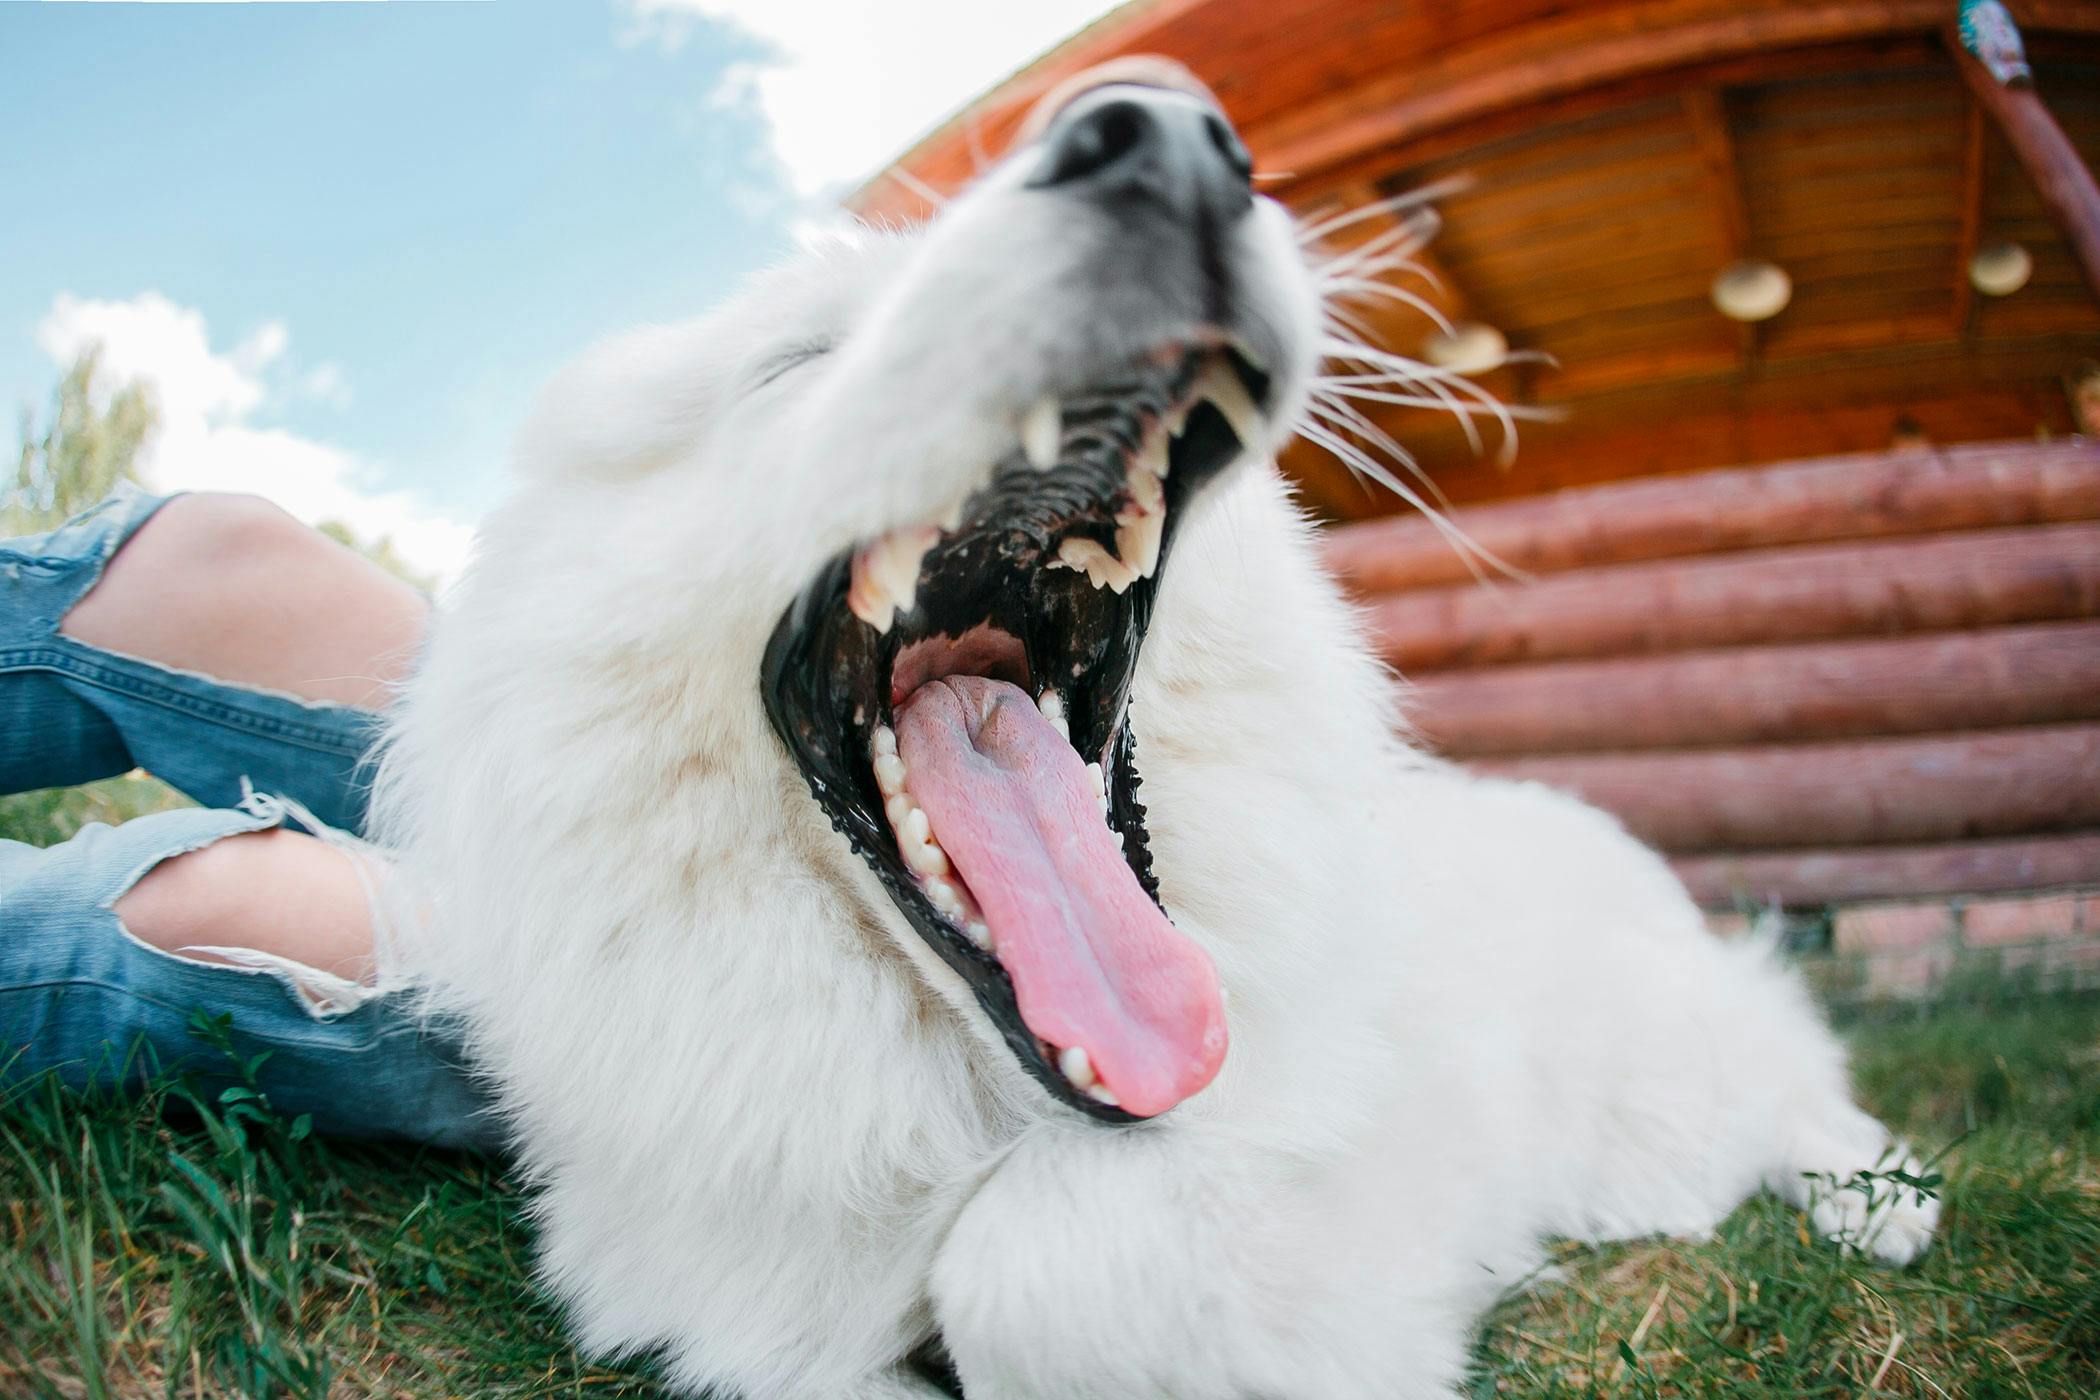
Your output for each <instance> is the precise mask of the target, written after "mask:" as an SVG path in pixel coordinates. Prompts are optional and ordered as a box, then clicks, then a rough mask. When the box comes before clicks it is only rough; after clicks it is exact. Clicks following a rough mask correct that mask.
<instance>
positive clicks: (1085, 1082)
mask: <svg viewBox="0 0 2100 1400" xmlns="http://www.w3.org/2000/svg"><path fill="white" fill-rule="evenodd" d="M1057 1072H1058V1073H1059V1074H1062V1075H1063V1076H1064V1077H1065V1078H1066V1079H1067V1080H1068V1081H1070V1083H1071V1085H1072V1087H1073V1088H1075V1089H1091V1088H1093V1087H1094V1083H1095V1080H1094V1064H1093V1061H1092V1060H1090V1059H1088V1058H1087V1053H1086V1047H1085V1046H1083V1045H1067V1046H1066V1047H1065V1048H1064V1049H1062V1050H1060V1051H1058V1052H1057Z"/></svg>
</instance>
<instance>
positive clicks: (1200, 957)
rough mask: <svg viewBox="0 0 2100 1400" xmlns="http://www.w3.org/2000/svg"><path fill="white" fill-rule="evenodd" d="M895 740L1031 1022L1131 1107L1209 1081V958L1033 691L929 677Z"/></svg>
mask: <svg viewBox="0 0 2100 1400" xmlns="http://www.w3.org/2000/svg"><path fill="white" fill-rule="evenodd" d="M897 752H898V753H899V754H900V755H902V756H903V759H904V766H905V771H906V772H907V773H908V774H909V777H908V778H907V779H906V782H907V783H908V785H909V786H910V789H911V794H912V796H913V797H914V798H916V799H917V800H918V803H919V805H920V806H921V807H923V808H925V809H926V816H927V819H928V820H929V821H930V822H931V823H932V825H933V831H934V835H935V838H936V839H937V840H938V841H939V842H940V843H941V846H942V847H943V848H944V849H945V850H946V851H947V852H948V858H949V859H950V860H951V861H953V862H954V863H955V868H956V870H957V871H958V872H959V873H960V874H961V875H962V878H963V881H964V883H965V884H967V885H968V886H969V887H970V893H971V894H972V895H974V896H975V897H976V899H977V903H978V904H979V905H980V906H981V907H982V908H983V910H984V917H985V922H986V924H988V925H989V926H990V928H991V930H992V941H993V944H994V946H995V947H996V948H997V949H998V956H999V961H1000V963H1001V964H1003V965H1004V966H1005V968H1006V971H1007V975H1009V976H1010V977H1012V978H1013V981H1014V990H1015V992H1016V993H1017V994H1018V996H1019V999H1020V1005H1021V1019H1022V1020H1023V1021H1025V1022H1026V1023H1027V1025H1028V1028H1029V1029H1030V1030H1031V1031H1033V1032H1035V1033H1036V1034H1037V1035H1039V1036H1041V1037H1042V1038H1043V1039H1045V1040H1047V1041H1049V1042H1050V1043H1051V1044H1052V1045H1055V1046H1058V1047H1060V1048H1062V1047H1066V1046H1073V1045H1077V1046H1082V1047H1084V1048H1085V1050H1086V1052H1087V1057H1088V1059H1089V1060H1091V1061H1092V1063H1093V1066H1094V1072H1095V1074H1096V1075H1098V1076H1099V1077H1100V1080H1101V1082H1102V1083H1103V1084H1105V1085H1106V1086H1107V1087H1108V1088H1109V1090H1110V1091H1111V1092H1113V1093H1114V1094H1115V1095H1116V1097H1117V1099H1118V1100H1120V1101H1121V1103H1122V1106H1123V1107H1124V1108H1125V1109H1126V1110H1128V1111H1129V1112H1131V1113H1135V1114H1138V1115H1140V1116H1143V1117H1149V1116H1151V1115H1152V1114H1155V1113H1163V1112H1165V1111H1166V1110H1167V1109H1169V1108H1172V1107H1173V1106H1174V1105H1175V1104H1177V1103H1180V1102H1181V1101H1182V1100H1183V1099H1185V1098H1187V1097H1188V1096H1189V1095H1191V1094H1193V1093H1195V1092H1196V1091H1197V1090H1198V1089H1201V1088H1202V1087H1203V1086H1204V1085H1206V1084H1208V1083H1210V1081H1211V1078H1212V1076H1214V1075H1216V1074H1217V1072H1218V1065H1219V1064H1220V1062H1222V1061H1223V1060H1224V1058H1225V1011H1224V1007H1223V1004H1222V1003H1221V1001H1220V998H1219V995H1218V974H1217V972H1216V970H1215V969H1213V968H1212V967H1211V964H1210V958H1209V957H1208V956H1207V955H1206V954H1205V953H1204V952H1203V950H1202V949H1201V948H1198V947H1197V946H1196V945H1195V944H1194V943H1191V942H1190V941H1189V940H1188V939H1187V938H1185V937H1183V936H1182V934H1181V933H1180V931H1179V930H1177V929H1176V928H1175V927H1174V926H1173V925H1172V924H1170V923H1168V922H1167V918H1166V916H1165V915H1164V914H1162V913H1160V912H1159V908H1158V906H1156V905H1155V904H1153V902H1152V900H1151V899H1150V898H1149V897H1148V896H1147V895H1146V894H1145V891H1144V889H1143V887H1142V886H1140V885H1139V884H1138V882H1137V877H1136V876H1135V875H1133V874H1131V872H1130V866H1129V865H1128V864H1127V863H1126V862H1125V861H1124V859H1123V850H1122V847H1121V846H1120V845H1118V844H1117V842H1116V837H1115V833H1114V832H1112V831H1111V830H1109V827H1108V824H1107V823H1106V822H1105V821H1103V820H1102V817H1101V801H1100V799H1099V798H1097V797H1095V796H1094V789H1093V785H1092V783H1091V781H1090V780H1089V779H1088V777H1087V772H1086V765H1085V764H1084V763H1082V762H1081V761H1080V757H1079V754H1078V753H1077V752H1076V751H1075V750H1074V749H1073V748H1072V746H1071V745H1070V744H1069V743H1067V742H1066V741H1065V739H1064V738H1063V736H1061V735H1060V734H1058V732H1057V731H1056V730H1055V729H1052V728H1051V727H1050V722H1049V721H1048V720H1046V719H1044V718H1043V716H1042V715H1041V713H1039V712H1038V711H1037V709H1036V707H1035V702H1034V701H1032V700H1030V699H1029V698H1028V696H1027V694H1026V693H1025V692H1024V691H1022V690H1021V689H1020V688H1019V687H1018V686H1014V685H1009V684H1008V683H1006V682H1005V681H995V680H988V679H985V678H984V677H981V676H948V677H946V678H944V679H942V680H937V681H929V682H928V683H927V684H925V685H922V686H920V687H919V688H918V689H917V690H916V691H914V692H912V694H911V696H910V697H909V698H908V699H907V700H905V702H904V705H903V707H902V708H901V709H900V710H899V711H898V714H897Z"/></svg>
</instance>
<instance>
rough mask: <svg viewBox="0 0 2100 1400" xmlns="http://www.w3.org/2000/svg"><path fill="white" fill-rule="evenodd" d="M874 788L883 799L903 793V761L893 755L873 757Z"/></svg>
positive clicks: (885, 754)
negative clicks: (878, 790) (878, 789)
mask: <svg viewBox="0 0 2100 1400" xmlns="http://www.w3.org/2000/svg"><path fill="white" fill-rule="evenodd" d="M875 786H876V787H878V788H880V789H881V790H882V795H883V796H884V797H895V796H896V795H897V794H898V793H900V792H902V791H904V760H903V759H901V758H899V757H898V756H897V755H895V754H893V753H879V754H877V755H875Z"/></svg>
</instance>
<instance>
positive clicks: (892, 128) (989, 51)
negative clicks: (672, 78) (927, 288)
mask: <svg viewBox="0 0 2100 1400" xmlns="http://www.w3.org/2000/svg"><path fill="white" fill-rule="evenodd" d="M621 3H622V4H623V5H624V8H625V10H626V12H627V16H628V28H627V31H626V35H627V37H628V39H629V40H630V41H643V40H648V41H654V42H656V43H659V44H662V45H664V46H665V47H667V48H676V47H678V46H679V45H680V44H682V43H684V41H685V40H686V38H688V37H689V36H690V34H691V31H692V27H693V23H694V22H695V21H696V20H700V21H713V22H716V23H721V24H729V25H733V26H735V27H736V28H738V29H741V30H743V31H744V32H746V33H747V34H750V35H751V36H753V37H754V38H757V39H759V40H761V41H763V42H764V43H765V44H766V45H767V46H768V47H769V48H770V49H771V50H772V51H773V54H774V57H773V58H772V59H770V60H766V61H760V62H754V63H750V64H740V65H738V66H737V67H736V68H735V69H733V70H732V72H731V74H730V76H729V79H728V81H727V82H726V83H725V85H724V87H723V89H721V90H719V91H718V92H717V97H718V98H720V99H722V100H723V101H725V102H731V103H734V101H735V99H736V97H737V95H738V94H739V92H740V91H742V90H743V89H745V88H748V89H749V91H750V92H752V93H754V94H755V95H756V97H757V99H758V104H759V106H760V108H761V109H762V110H763V111H764V112H765V114H766V117H767V118H768V120H770V121H771V123H772V126H773V141H774V149H775V151H776V153H777V154H778V155H779V157H780V160H781V163H782V164H783V165H785V166H786V167H787V170H788V173H789V175H790V176H791V177H792V178H793V179H794V181H795V183H796V185H797V186H798V187H799V188H800V189H801V191H802V192H803V193H804V194H814V193H816V192H818V191H821V190H824V189H826V188H828V187H832V186H837V185H840V184H857V183H859V182H860V181H861V180H864V179H866V178H867V177H868V176H870V175H872V174H874V173H875V172H876V171H877V170H880V169H881V168H883V167H884V166H886V165H887V164H888V163H889V162H890V161H892V160H894V159H895V158H896V157H897V156H899V155H901V154H902V153H903V152H904V150H905V149H906V148H907V147H908V146H910V144H911V143H912V141H913V140H914V139H916V138H917V137H919V136H922V135H924V134H926V132H928V131H930V130H931V129H932V128H933V127H934V126H936V125H937V124H939V123H940V122H941V121H942V120H943V119H945V118H947V117H949V116H951V115H953V114H954V113H955V112H956V111H958V110H959V109H960V108H961V107H962V106H963V105H964V104H965V103H967V102H969V101H970V99H972V98H974V97H976V96H978V95H979V94H980V93H982V92H984V91H985V90H986V89H988V88H990V87H992V86H993V85H995V84H996V83H998V82H999V81H1000V80H1001V79H1002V78H1005V77H1007V76H1008V75H1009V74H1011V73H1013V72H1014V71H1015V70H1016V69H1018V68H1020V67H1022V66H1023V65H1025V64H1026V63H1028V62H1029V60H1031V59H1033V58H1035V57H1036V56H1037V55H1038V54H1040V53H1042V52H1043V51H1044V50H1045V49H1048V48H1050V47H1051V46H1052V45H1054V44H1056V43H1057V42H1059V41H1060V40H1062V39H1064V38H1066V37H1067V36H1069V35H1071V34H1072V33H1074V32H1076V31H1077V30H1078V29H1080V28H1081V27H1082V26H1084V25H1085V24H1086V23H1088V22H1089V21H1090V20H1093V19H1095V18H1097V17H1098V16H1100V15H1102V14H1105V13H1106V12H1107V11H1108V10H1110V9H1111V8H1113V4H1112V3H1109V0H1029V3H1025V4H1006V3H1000V0H898V3H894V4H854V5H842V4H839V3H838V0H621Z"/></svg>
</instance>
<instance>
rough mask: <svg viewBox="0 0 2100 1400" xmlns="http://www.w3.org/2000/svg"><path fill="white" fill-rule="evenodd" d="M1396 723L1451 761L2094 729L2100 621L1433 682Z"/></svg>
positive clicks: (1427, 680)
mask: <svg viewBox="0 0 2100 1400" xmlns="http://www.w3.org/2000/svg"><path fill="white" fill-rule="evenodd" d="M1408 714H1409V718H1410V719H1412V720H1413V722H1414V724H1415V727H1416V728H1417V729H1418V730H1420V732H1421V733H1422V735H1423V736H1424V737H1425V738H1427V739H1428V740H1429V741H1430V742H1431V743H1433V744H1435V745H1436V746H1437V747H1438V748H1439V749H1441V750H1442V751H1443V752H1445V753H1447V754H1450V755H1452V756H1453V757H1458V758H1468V757H1477V756H1482V755H1488V754H1543V753H1579V752H1584V751H1594V750H1600V749H1649V748H1693V747H1699V746H1705V745H1725V744H1756V743H1769V742H1787V741H1804V740H1815V739H1840V738H1856V737H1870V736H1875V735H1891V734H1927V733H1932V732H1934V731H1941V730H1951V729H1997V728H2004V727H2006V726H2009V725H2016V724H2048V723H2055V722H2060V721H2067V720H2087V719H2090V720H2100V621H2089V622H2051V623H2040V624H2037V625H2032V626H2026V627H2005V628H1995V629H1992V630H1990V631H1986V632H1953V633H1928V634H1926V635H1923V636H1917V637H1895V638H1876V639H1873V640H1870V641H1844V642H1820V643H1812V644H1809V645H1805V646H1778V647H1743V648H1737V649H1732V650H1728V651H1709V652H1677V653H1671V654H1666V655H1662V656H1652V657H1623V658H1614V659H1612V660H1607V661H1562V662H1546V663H1542V664H1537V665H1524V666H1494V667H1488V668H1486V669H1484V670H1478V671H1442V672H1435V673H1432V674H1430V675H1428V676H1425V677H1423V678H1422V680H1421V681H1419V682H1418V683H1417V684H1416V685H1415V686H1414V687H1413V693H1412V695H1411V696H1410V698H1409V703H1408Z"/></svg>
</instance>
